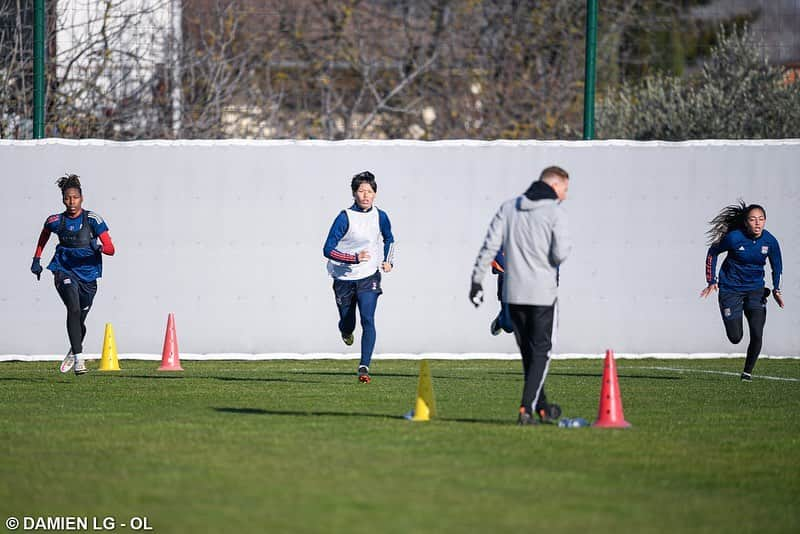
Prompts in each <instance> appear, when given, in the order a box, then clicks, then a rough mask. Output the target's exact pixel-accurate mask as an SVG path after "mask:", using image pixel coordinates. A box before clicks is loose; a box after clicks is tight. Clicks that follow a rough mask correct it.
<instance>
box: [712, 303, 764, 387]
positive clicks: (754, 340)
mask: <svg viewBox="0 0 800 534" xmlns="http://www.w3.org/2000/svg"><path fill="white" fill-rule="evenodd" d="M736 296H738V297H739V299H741V300H740V301H739V302H736V301H735V300H731V297H732V296H731V297H729V296H727V295H724V294H721V295H720V297H721V298H720V302H721V303H722V302H724V301H727V302H726V303H728V302H729V303H731V304H732V305H733V306H734V307H735V306H736V305H737V304H738V305H739V306H741V308H740V309H742V308H743V310H742V311H743V312H744V316H745V317H746V318H747V326H748V329H749V330H750V343H748V345H747V358H746V359H745V361H744V372H745V373H752V372H753V368H754V367H755V366H756V361H758V355H759V354H761V345H762V343H763V340H764V325H765V324H766V322H767V307H766V293H764V291H763V290H758V291H750V292H747V293H743V294H739V295H736ZM726 297H727V298H726ZM722 311H723V319H724V320H723V321H722V322H723V324H724V325H725V334H726V335H727V336H728V339H729V340H730V342H731V343H734V344H736V343H739V342H740V341H741V340H742V337H744V325H743V324H742V314H741V313H736V310H735V308H734V313H733V317H731V318H727V319H726V318H725V309H724V308H723V310H722Z"/></svg>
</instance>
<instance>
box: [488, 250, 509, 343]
mask: <svg viewBox="0 0 800 534" xmlns="http://www.w3.org/2000/svg"><path fill="white" fill-rule="evenodd" d="M492 274H494V275H497V300H498V301H500V311H499V312H498V314H497V317H495V318H494V319H493V320H492V324H491V326H490V327H489V331H490V332H491V333H492V335H493V336H498V335H500V332H501V331H503V332H506V333H507V334H513V333H514V325H513V324H512V323H511V311H509V308H508V304H506V303H505V302H503V283H504V282H505V275H506V255H505V253H504V252H503V247H500V250H498V251H497V255H496V256H495V257H494V260H492Z"/></svg>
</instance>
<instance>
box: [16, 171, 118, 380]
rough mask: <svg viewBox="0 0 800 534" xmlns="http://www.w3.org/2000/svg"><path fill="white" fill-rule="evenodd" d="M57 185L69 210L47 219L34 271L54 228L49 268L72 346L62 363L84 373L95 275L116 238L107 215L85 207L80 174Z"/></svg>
mask: <svg viewBox="0 0 800 534" xmlns="http://www.w3.org/2000/svg"><path fill="white" fill-rule="evenodd" d="M56 185H58V188H59V189H61V201H62V202H63V203H64V207H65V208H66V210H65V211H64V212H62V213H57V214H55V215H50V216H49V217H48V218H47V219H46V220H45V222H44V228H42V233H41V234H40V235H39V243H38V244H37V245H36V251H35V252H34V254H33V263H32V264H31V272H32V273H33V274H35V275H36V279H37V280H39V279H40V278H41V275H42V265H41V263H40V261H41V257H42V252H43V251H44V247H45V245H46V244H47V240H48V239H50V234H56V235H57V236H58V241H59V243H58V245H56V252H55V254H54V255H53V259H52V260H50V263H49V264H48V266H47V268H48V269H49V270H50V271H52V272H53V278H54V279H55V285H56V291H58V295H59V296H60V297H61V300H62V301H63V302H64V305H65V306H66V307H67V335H68V336H69V342H70V350H69V352H68V353H67V355H66V357H65V358H64V361H63V362H62V363H61V372H62V373H68V372H69V371H70V370H71V369H73V368H74V370H75V374H76V375H82V374H84V373H86V362H85V361H84V359H83V358H82V356H81V353H82V352H83V338H84V337H85V336H86V316H87V315H88V314H89V309H90V308H91V307H92V302H93V300H94V296H95V294H96V293H97V279H98V278H100V276H102V274H103V260H102V256H101V254H106V255H107V256H113V255H114V244H113V243H112V242H111V236H109V235H108V225H106V223H105V221H104V220H103V218H102V217H100V216H99V215H98V214H96V213H94V212H91V211H89V210H85V209H83V192H82V190H81V182H80V178H79V177H78V176H77V175H75V174H67V175H65V176H62V177H61V178H59V179H58V181H57V182H56ZM98 240H99V242H98Z"/></svg>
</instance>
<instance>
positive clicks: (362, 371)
mask: <svg viewBox="0 0 800 534" xmlns="http://www.w3.org/2000/svg"><path fill="white" fill-rule="evenodd" d="M358 381H359V382H361V383H362V384H369V383H370V382H371V381H372V379H371V378H370V377H369V367H367V366H366V365H359V366H358Z"/></svg>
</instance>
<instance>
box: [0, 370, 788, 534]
mask: <svg viewBox="0 0 800 534" xmlns="http://www.w3.org/2000/svg"><path fill="white" fill-rule="evenodd" d="M741 363H742V362H741V361H739V360H700V361H685V360H679V361H657V360H637V361H630V360H618V361H617V367H618V372H619V384H620V389H621V391H622V397H623V404H624V409H625V418H626V419H627V420H628V421H630V422H631V423H632V424H633V427H632V428H630V429H627V430H617V429H613V430H610V429H595V428H579V429H563V428H558V427H555V426H539V427H526V428H521V427H517V426H516V425H515V424H514V422H515V419H516V416H515V412H516V407H517V406H518V402H519V395H520V392H521V386H522V379H521V376H520V364H519V362H516V361H432V362H431V369H432V372H433V385H434V390H435V393H436V402H437V408H438V414H437V417H436V418H435V419H434V420H433V421H431V422H428V423H413V422H409V421H405V420H404V419H402V418H401V417H400V416H401V415H402V414H403V413H405V412H407V411H408V410H409V409H410V408H411V407H412V405H413V402H414V398H415V391H416V383H417V376H418V369H419V362H413V361H376V362H373V364H374V365H373V372H374V373H375V374H374V375H373V382H372V383H371V384H369V385H361V384H358V383H357V382H356V378H355V374H354V371H355V362H349V361H347V362H341V361H330V360H322V361H309V362H301V361H268V362H191V361H184V362H183V366H184V368H185V369H186V371H185V372H182V373H171V374H170V373H159V372H157V371H155V368H156V367H157V365H158V363H157V362H142V361H125V360H123V361H122V362H121V365H122V368H123V370H122V371H120V372H110V373H101V372H97V371H92V372H91V373H90V374H88V375H86V376H83V377H75V376H72V375H61V374H60V373H58V372H57V370H56V368H57V365H58V364H57V363H56V362H47V363H4V364H0V455H1V456H0V458H1V459H0V477H1V478H2V481H3V484H2V485H0V519H2V520H3V521H5V518H7V517H9V516H15V517H22V516H26V515H27V516H34V517H37V516H79V517H88V518H89V521H90V522H91V518H92V517H99V518H102V517H105V516H113V517H115V518H116V520H117V522H118V523H119V522H125V521H126V520H127V518H130V517H132V516H138V517H142V516H145V517H147V518H148V522H149V524H150V526H152V527H153V529H154V530H153V532H156V533H171V532H370V533H372V532H390V533H391V532H397V533H408V532H459V533H463V532H486V533H495V532H513V533H518V532H585V533H588V532H669V533H674V532H725V533H728V532H737V533H739V532H759V533H760V532H792V533H794V532H800V382H796V381H794V382H793V381H777V380H766V379H761V378H759V376H758V375H771V376H778V377H787V378H794V379H800V366H799V365H798V363H797V361H794V360H762V361H760V362H759V363H758V367H757V369H756V371H757V373H756V377H755V380H754V381H753V382H752V383H750V384H743V383H740V382H739V379H738V376H730V375H723V374H712V373H704V372H700V371H702V370H718V371H728V372H737V371H739V369H740V366H741ZM658 366H663V367H672V368H682V369H687V370H688V371H685V372H681V371H670V370H658V369H653V367H658ZM91 367H92V368H93V367H96V363H94V364H92V365H91ZM602 368H603V363H602V361H600V360H567V361H559V360H557V361H553V362H552V364H551V369H550V376H549V377H548V382H547V387H548V394H549V396H550V398H551V400H553V401H556V402H559V403H560V404H561V405H562V407H563V409H564V414H565V415H566V416H571V417H578V416H580V417H584V418H586V419H589V420H594V419H595V418H596V416H597V408H598V399H599V393H600V383H601V375H602ZM119 531H120V532H123V531H126V530H124V529H123V530H119Z"/></svg>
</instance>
